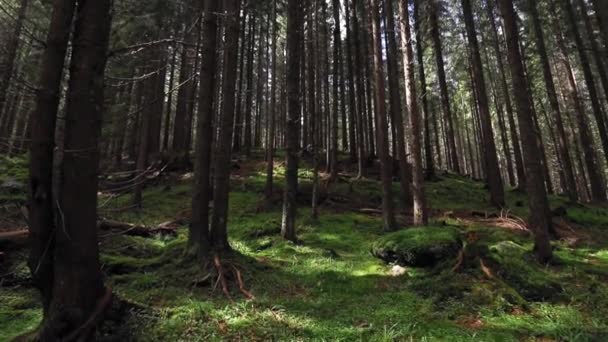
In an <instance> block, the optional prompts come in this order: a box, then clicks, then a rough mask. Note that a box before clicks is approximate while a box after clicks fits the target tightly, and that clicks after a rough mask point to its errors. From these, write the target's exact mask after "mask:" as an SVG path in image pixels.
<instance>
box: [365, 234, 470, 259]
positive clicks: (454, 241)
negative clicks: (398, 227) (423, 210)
mask: <svg viewBox="0 0 608 342" xmlns="http://www.w3.org/2000/svg"><path fill="white" fill-rule="evenodd" d="M461 247H462V242H461V240H460V233H459V232H458V230H456V229H454V228H450V227H423V228H410V229H406V230H402V231H399V232H395V233H391V234H387V235H385V236H384V237H382V238H381V239H379V240H378V241H376V242H375V243H373V245H372V251H371V252H372V255H374V256H375V257H377V258H380V259H382V260H384V261H385V262H387V263H395V264H397V265H400V266H412V267H431V266H434V265H436V264H437V263H439V262H441V261H443V260H448V259H453V258H455V257H456V256H457V255H458V251H459V250H460V249H461Z"/></svg>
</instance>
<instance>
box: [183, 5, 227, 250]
mask: <svg viewBox="0 0 608 342" xmlns="http://www.w3.org/2000/svg"><path fill="white" fill-rule="evenodd" d="M219 9H220V5H219V1H218V0H205V2H204V7H203V25H202V30H203V32H202V36H203V37H202V39H203V44H202V46H203V51H202V57H203V60H205V63H201V70H200V87H199V98H198V101H199V103H198V121H197V127H196V131H197V133H196V134H197V139H196V147H195V151H196V152H195V155H196V159H195V166H194V190H193V191H194V192H193V196H192V223H191V224H190V229H189V235H188V244H189V245H190V246H191V247H193V248H194V249H196V253H197V254H198V256H199V257H201V258H203V257H205V255H206V254H208V253H209V249H210V246H211V243H210V240H209V202H210V200H211V195H212V194H211V193H212V188H211V146H212V142H213V108H214V107H213V106H214V102H213V101H214V99H215V96H214V92H213V89H215V87H216V83H217V82H216V79H217V75H216V72H217V71H216V66H217V36H218V34H217V32H218V16H217V13H218V12H219Z"/></svg>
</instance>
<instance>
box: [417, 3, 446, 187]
mask: <svg viewBox="0 0 608 342" xmlns="http://www.w3.org/2000/svg"><path fill="white" fill-rule="evenodd" d="M420 5H421V1H420V0H415V1H414V32H415V33H416V56H417V60H418V75H419V76H420V92H421V93H420V100H421V101H422V113H423V115H424V160H425V164H426V174H425V176H426V179H432V178H433V177H435V165H434V163H433V144H432V143H431V127H430V121H431V114H430V111H429V101H428V96H427V94H428V92H427V86H426V73H425V71H424V48H423V42H422V40H423V37H422V29H421V25H422V23H421V19H420V13H419V12H420ZM452 139H454V137H452ZM436 148H439V146H437V147H436ZM456 156H457V155H456Z"/></svg>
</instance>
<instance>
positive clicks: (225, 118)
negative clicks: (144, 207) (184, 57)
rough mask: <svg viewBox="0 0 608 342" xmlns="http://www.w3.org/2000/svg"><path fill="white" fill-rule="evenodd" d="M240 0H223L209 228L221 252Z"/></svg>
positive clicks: (225, 234)
mask: <svg viewBox="0 0 608 342" xmlns="http://www.w3.org/2000/svg"><path fill="white" fill-rule="evenodd" d="M240 8H241V0H226V1H224V11H225V13H224V14H225V15H226V17H225V19H224V20H225V21H224V25H225V43H224V76H223V85H222V87H223V88H222V94H223V103H222V115H221V118H220V126H219V128H220V136H219V140H218V144H217V148H216V152H215V164H214V165H215V172H214V182H213V184H214V191H213V219H212V221H211V229H210V231H209V234H210V240H211V243H212V245H213V248H214V249H215V250H217V251H220V252H224V251H229V250H230V245H229V244H228V231H227V223H228V197H229V192H230V161H231V157H232V144H231V142H232V131H233V125H234V107H235V102H236V98H235V90H236V74H237V66H238V51H239V25H240V20H239V13H240Z"/></svg>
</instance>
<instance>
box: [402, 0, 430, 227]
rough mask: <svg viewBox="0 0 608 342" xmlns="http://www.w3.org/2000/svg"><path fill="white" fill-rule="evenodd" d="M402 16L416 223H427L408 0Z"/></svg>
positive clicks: (403, 7)
mask: <svg viewBox="0 0 608 342" xmlns="http://www.w3.org/2000/svg"><path fill="white" fill-rule="evenodd" d="M399 13H400V16H401V20H400V26H401V27H400V28H401V32H402V33H401V50H402V51H403V66H404V69H405V70H404V74H405V90H406V95H407V96H406V97H407V106H408V110H409V112H410V116H409V117H410V131H409V135H410V150H411V154H412V176H413V177H412V194H413V197H414V224H415V225H426V224H427V223H428V212H427V208H426V195H425V191H424V175H423V169H422V144H421V142H422V137H421V133H420V111H419V109H418V96H417V94H416V80H415V78H414V51H413V49H412V34H411V30H410V20H409V18H410V16H409V10H408V1H407V0H401V1H400V2H399Z"/></svg>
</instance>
